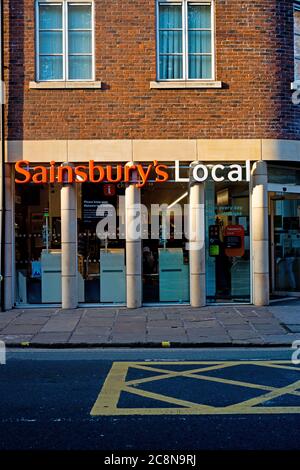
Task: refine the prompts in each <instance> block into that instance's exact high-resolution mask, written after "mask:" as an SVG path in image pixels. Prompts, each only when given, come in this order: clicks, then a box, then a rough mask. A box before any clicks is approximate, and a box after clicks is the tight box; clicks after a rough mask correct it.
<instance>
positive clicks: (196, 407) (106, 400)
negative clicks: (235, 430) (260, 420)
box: [91, 361, 300, 416]
mask: <svg viewBox="0 0 300 470" xmlns="http://www.w3.org/2000/svg"><path fill="white" fill-rule="evenodd" d="M290 364H291V362H290V361H189V362H114V363H113V365H112V368H111V370H110V372H109V374H108V376H107V377H106V380H105V382H104V385H103V387H102V390H101V391H100V394H99V396H98V398H97V400H96V402H95V404H94V406H93V408H92V410H91V415H93V416H129V415H214V414H226V415H229V414H272V413H276V414H290V413H297V414H298V413H300V406H263V404H264V403H265V402H266V401H269V400H272V399H274V398H278V397H281V396H284V395H289V396H291V395H294V396H298V397H300V391H299V390H300V368H298V367H293V366H291V365H290ZM176 365H183V366H186V367H187V370H184V371H178V370H174V369H173V370H172V366H176ZM245 365H252V366H256V367H259V368H260V367H267V368H274V369H276V368H280V369H286V370H289V371H290V370H293V371H297V372H299V380H297V381H295V382H293V383H290V384H288V385H286V386H285V387H273V386H269V385H261V384H256V383H254V382H244V381H240V380H232V379H227V378H226V377H215V376H210V375H209V374H208V375H203V373H204V372H205V373H209V372H210V371H215V370H220V371H223V370H225V369H228V368H232V367H234V368H238V367H241V366H245ZM160 366H164V368H162V367H160ZM168 366H170V367H168ZM132 368H133V369H136V370H139V371H141V372H143V371H145V372H146V371H147V372H154V373H157V374H156V375H153V376H152V377H148V376H147V377H141V378H139V379H134V380H127V381H126V376H127V373H128V371H129V369H132ZM237 375H238V370H237ZM175 377H176V378H178V377H183V378H184V377H186V378H189V379H194V380H197V382H198V381H199V380H200V381H201V380H202V381H205V382H214V383H220V384H224V385H229V386H230V385H233V386H238V387H241V388H247V389H256V390H261V392H262V393H261V395H259V396H256V397H254V398H250V399H247V400H244V401H242V402H240V403H234V404H232V405H229V406H210V405H206V404H202V403H201V397H199V402H197V403H196V402H192V401H187V400H183V399H180V397H177V398H176V397H173V396H172V397H171V396H168V395H166V394H161V393H158V392H153V391H148V390H142V389H140V388H136V387H137V386H139V385H141V384H147V383H151V382H158V383H159V381H162V380H168V379H170V378H175ZM253 377H255V373H254V374H253ZM189 386H190V385H189ZM158 388H159V386H158ZM170 388H171V384H170ZM122 392H127V393H128V394H132V396H140V397H143V398H146V399H148V400H151V399H152V400H155V403H156V404H157V403H158V402H161V403H162V407H159V405H158V407H155V408H122V407H119V406H118V404H119V400H120V396H121V393H122ZM164 403H168V404H169V405H173V407H170V408H164V407H163V404H164ZM299 404H300V400H299ZM257 405H260V406H259V407H257Z"/></svg>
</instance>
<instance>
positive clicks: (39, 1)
mask: <svg viewBox="0 0 300 470" xmlns="http://www.w3.org/2000/svg"><path fill="white" fill-rule="evenodd" d="M46 4H50V5H62V34H63V53H62V56H63V78H61V79H58V78H55V79H49V80H41V79H40V77H39V73H40V63H39V62H40V61H39V59H40V46H39V31H40V29H39V11H40V10H39V5H46ZM74 4H77V5H91V21H92V53H91V54H90V55H91V56H92V76H91V78H86V79H82V78H76V79H70V78H68V75H69V57H68V5H74ZM35 18H36V20H35V56H36V60H35V66H36V74H35V75H36V80H37V82H93V81H95V6H94V0H36V3H35ZM84 55H89V54H84Z"/></svg>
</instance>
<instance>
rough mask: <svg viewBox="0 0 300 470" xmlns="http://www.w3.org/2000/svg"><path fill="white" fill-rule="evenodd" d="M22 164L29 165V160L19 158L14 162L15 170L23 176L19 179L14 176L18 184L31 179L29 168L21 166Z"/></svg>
mask: <svg viewBox="0 0 300 470" xmlns="http://www.w3.org/2000/svg"><path fill="white" fill-rule="evenodd" d="M22 165H25V166H27V167H29V162H28V161H27V160H21V161H19V162H17V163H16V164H15V170H16V171H17V172H18V173H20V174H21V175H23V176H25V179H23V180H19V179H17V178H15V182H16V183H18V184H24V183H29V182H30V181H31V173H30V171H29V170H26V169H25V168H22Z"/></svg>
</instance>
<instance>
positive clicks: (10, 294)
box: [2, 164, 15, 310]
mask: <svg viewBox="0 0 300 470" xmlns="http://www.w3.org/2000/svg"><path fill="white" fill-rule="evenodd" d="M13 195H14V178H13V169H12V165H8V164H6V165H5V211H4V218H5V231H4V240H2V243H4V310H10V309H11V308H12V307H13V305H14V262H13V260H14V233H15V232H14V229H15V227H14V197H13Z"/></svg>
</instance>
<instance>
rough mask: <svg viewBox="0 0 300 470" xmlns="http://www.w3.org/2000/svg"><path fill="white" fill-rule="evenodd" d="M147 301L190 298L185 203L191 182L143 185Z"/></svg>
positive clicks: (145, 288) (144, 260) (144, 295)
mask: <svg viewBox="0 0 300 470" xmlns="http://www.w3.org/2000/svg"><path fill="white" fill-rule="evenodd" d="M141 202H142V205H143V206H144V207H145V211H144V213H142V219H143V302H144V303H158V302H160V303H173V302H174V303H188V302H189V298H190V296H189V253H188V250H187V249H186V248H187V239H186V228H187V217H185V209H184V206H185V205H187V204H188V184H185V183H175V182H171V181H170V182H167V183H164V184H163V185H158V184H151V183H150V184H149V185H148V186H147V187H145V188H143V189H142V198H141Z"/></svg>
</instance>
